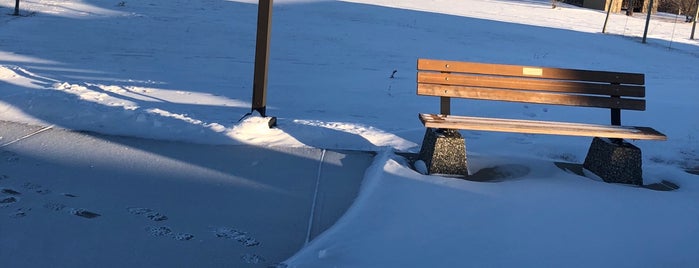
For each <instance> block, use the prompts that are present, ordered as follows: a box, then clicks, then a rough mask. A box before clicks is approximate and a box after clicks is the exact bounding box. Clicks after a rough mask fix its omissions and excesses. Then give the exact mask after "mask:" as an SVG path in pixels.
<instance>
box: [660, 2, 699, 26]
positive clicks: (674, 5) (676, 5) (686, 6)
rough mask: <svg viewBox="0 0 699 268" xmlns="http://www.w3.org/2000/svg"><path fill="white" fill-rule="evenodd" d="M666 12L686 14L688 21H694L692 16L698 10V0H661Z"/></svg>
mask: <svg viewBox="0 0 699 268" xmlns="http://www.w3.org/2000/svg"><path fill="white" fill-rule="evenodd" d="M660 4H661V5H662V7H663V9H662V11H664V12H671V13H675V14H682V15H685V18H686V19H687V22H691V21H692V17H693V16H694V13H696V10H697V4H698V3H697V0H660Z"/></svg>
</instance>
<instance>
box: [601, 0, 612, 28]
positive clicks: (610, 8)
mask: <svg viewBox="0 0 699 268" xmlns="http://www.w3.org/2000/svg"><path fill="white" fill-rule="evenodd" d="M613 3H614V0H609V5H608V6H607V17H606V18H604V26H602V33H605V32H606V31H607V21H609V13H611V12H612V4H613Z"/></svg>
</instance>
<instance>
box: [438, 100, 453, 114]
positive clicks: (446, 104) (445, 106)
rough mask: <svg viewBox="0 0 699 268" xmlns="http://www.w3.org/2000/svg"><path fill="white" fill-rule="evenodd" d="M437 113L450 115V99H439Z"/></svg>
mask: <svg viewBox="0 0 699 268" xmlns="http://www.w3.org/2000/svg"><path fill="white" fill-rule="evenodd" d="M439 113H440V114H443V115H450V114H451V98H450V97H439Z"/></svg>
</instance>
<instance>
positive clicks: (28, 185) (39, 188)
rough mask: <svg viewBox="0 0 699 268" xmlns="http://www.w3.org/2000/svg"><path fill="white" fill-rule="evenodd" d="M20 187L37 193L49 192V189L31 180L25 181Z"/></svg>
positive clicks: (44, 193)
mask: <svg viewBox="0 0 699 268" xmlns="http://www.w3.org/2000/svg"><path fill="white" fill-rule="evenodd" d="M22 188H24V189H27V190H31V191H34V192H36V193H38V194H42V195H46V194H50V193H51V190H50V189H47V188H44V187H43V186H41V185H40V184H36V183H31V182H26V183H24V184H22Z"/></svg>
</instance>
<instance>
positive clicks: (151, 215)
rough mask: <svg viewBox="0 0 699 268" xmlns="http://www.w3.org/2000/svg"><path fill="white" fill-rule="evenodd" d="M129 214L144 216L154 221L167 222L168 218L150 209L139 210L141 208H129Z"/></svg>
mask: <svg viewBox="0 0 699 268" xmlns="http://www.w3.org/2000/svg"><path fill="white" fill-rule="evenodd" d="M127 210H128V211H129V213H131V214H133V215H144V216H146V218H148V219H150V220H152V221H164V220H167V216H165V215H163V214H161V213H160V212H157V211H154V210H152V209H150V208H139V207H129V208H127Z"/></svg>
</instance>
